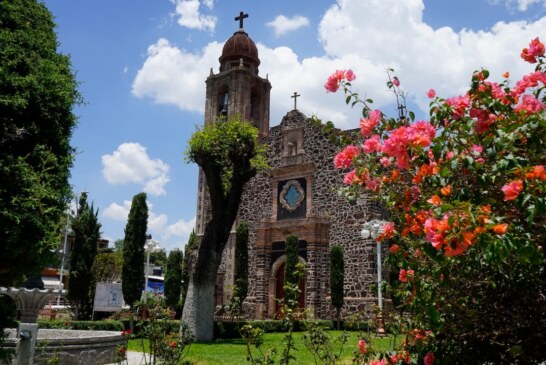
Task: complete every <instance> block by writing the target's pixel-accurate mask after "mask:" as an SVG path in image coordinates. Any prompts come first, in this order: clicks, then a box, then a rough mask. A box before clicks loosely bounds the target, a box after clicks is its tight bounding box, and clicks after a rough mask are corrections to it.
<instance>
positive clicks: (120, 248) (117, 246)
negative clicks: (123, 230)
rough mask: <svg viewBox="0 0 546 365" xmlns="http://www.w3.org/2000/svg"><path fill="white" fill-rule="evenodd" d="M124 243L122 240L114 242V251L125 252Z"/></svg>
mask: <svg viewBox="0 0 546 365" xmlns="http://www.w3.org/2000/svg"><path fill="white" fill-rule="evenodd" d="M123 241H124V240H122V239H117V240H115V241H114V251H116V252H118V251H119V252H123Z"/></svg>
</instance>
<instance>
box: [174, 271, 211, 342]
mask: <svg viewBox="0 0 546 365" xmlns="http://www.w3.org/2000/svg"><path fill="white" fill-rule="evenodd" d="M215 284H216V280H214V281H211V282H210V283H205V282H202V283H199V284H198V285H195V284H194V282H193V280H192V281H190V285H189V287H188V294H187V296H186V302H185V303H184V311H183V312H182V320H183V321H184V322H186V323H187V324H188V327H189V329H190V330H191V332H192V333H193V335H194V336H195V338H196V339H197V340H199V341H212V340H213V338H214V314H213V313H214V285H215Z"/></svg>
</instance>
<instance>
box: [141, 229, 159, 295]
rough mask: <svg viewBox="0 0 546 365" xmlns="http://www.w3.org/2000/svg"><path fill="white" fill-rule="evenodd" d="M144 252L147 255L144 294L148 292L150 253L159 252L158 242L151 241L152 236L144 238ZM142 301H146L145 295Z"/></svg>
mask: <svg viewBox="0 0 546 365" xmlns="http://www.w3.org/2000/svg"><path fill="white" fill-rule="evenodd" d="M144 250H145V251H146V253H147V257H146V280H145V283H144V292H146V291H147V290H148V273H149V271H150V253H152V252H158V251H160V250H161V247H159V242H157V241H155V240H153V239H152V235H151V234H149V235H147V236H146V243H145V244H144ZM144 301H146V295H144Z"/></svg>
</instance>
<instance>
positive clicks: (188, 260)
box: [181, 231, 199, 308]
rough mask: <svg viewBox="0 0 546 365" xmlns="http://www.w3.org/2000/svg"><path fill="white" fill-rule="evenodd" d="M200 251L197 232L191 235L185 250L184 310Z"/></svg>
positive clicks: (183, 278)
mask: <svg viewBox="0 0 546 365" xmlns="http://www.w3.org/2000/svg"><path fill="white" fill-rule="evenodd" d="M198 249H199V241H198V240H197V236H196V235H195V231H192V232H191V233H190V237H189V239H188V243H187V244H186V248H185V249H184V262H183V264H182V303H181V304H182V308H183V307H184V303H185V302H186V294H187V293H188V288H189V285H190V278H191V271H192V269H193V266H194V264H195V261H196V259H197V250H198Z"/></svg>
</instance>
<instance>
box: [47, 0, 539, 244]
mask: <svg viewBox="0 0 546 365" xmlns="http://www.w3.org/2000/svg"><path fill="white" fill-rule="evenodd" d="M44 4H45V5H46V6H47V7H48V9H49V10H50V11H51V12H52V13H53V15H54V17H55V21H56V23H57V25H58V27H57V33H58V37H59V42H60V51H61V52H62V53H65V54H69V55H70V56H71V59H72V64H73V69H74V71H75V72H76V75H77V79H78V80H79V82H80V91H81V94H82V95H83V98H84V100H85V103H84V104H83V105H80V106H78V107H77V108H76V109H75V113H76V114H77V115H78V116H79V124H78V127H77V129H76V130H75V132H74V135H73V139H72V144H73V146H74V147H75V148H76V149H77V151H78V154H77V157H76V160H75V164H74V167H73V170H72V178H71V184H72V186H73V190H74V192H75V193H79V192H82V191H87V192H89V199H90V200H92V201H93V202H94V204H95V207H97V208H99V219H100V222H101V223H102V234H103V237H104V238H107V239H110V240H112V241H113V240H115V239H118V238H123V235H124V227H125V224H126V221H127V214H128V211H129V208H130V201H131V199H132V197H133V195H135V194H137V193H139V192H141V191H146V192H147V194H148V202H149V208H150V219H149V224H148V226H149V231H150V233H151V234H152V235H153V237H154V239H156V240H158V241H159V242H160V244H161V246H162V247H164V248H166V249H167V250H171V249H173V248H182V247H183V246H184V245H185V243H186V242H187V238H188V235H189V233H190V232H191V230H192V229H193V226H194V223H195V209H196V200H195V195H196V191H197V181H196V180H197V167H196V166H195V165H191V164H187V163H186V162H185V161H184V150H185V149H186V145H187V141H188V139H189V137H190V136H191V134H192V133H193V132H194V131H195V126H196V125H200V124H201V123H202V121H203V107H204V96H205V79H206V78H207V76H208V75H209V72H210V68H213V69H214V72H215V73H216V72H218V66H219V64H218V57H219V56H220V53H221V49H222V46H223V43H224V42H225V41H226V40H227V39H228V38H229V37H230V36H231V35H232V34H233V32H234V31H236V30H237V28H238V23H237V22H235V21H234V20H233V18H234V17H235V16H236V15H238V14H239V12H240V11H241V10H243V11H244V12H246V13H249V14H250V17H249V18H248V19H246V20H245V25H244V28H245V30H246V31H247V33H248V34H249V35H250V37H251V38H252V39H253V40H254V41H255V42H256V43H257V44H258V50H259V55H260V59H261V61H262V64H261V66H260V74H261V75H262V77H265V75H266V74H267V75H268V77H269V80H270V81H271V83H272V85H273V89H272V94H271V120H270V124H271V126H273V125H277V124H279V123H280V121H281V118H282V116H283V115H284V114H286V112H288V111H289V110H290V109H291V108H292V105H293V104H292V103H293V100H292V99H290V95H292V93H293V92H294V91H298V92H299V93H300V94H301V95H302V96H301V97H300V98H299V99H298V109H299V110H300V111H302V112H304V113H305V114H306V115H308V116H311V115H317V116H318V117H320V118H322V119H325V120H332V121H333V122H335V123H336V125H337V126H339V127H342V128H355V127H357V125H358V118H357V113H356V111H350V110H348V109H347V108H346V107H345V106H344V102H343V98H342V97H341V96H340V95H332V94H326V92H325V91H324V88H323V84H324V82H325V80H326V78H327V77H328V75H329V74H330V73H331V72H332V71H334V70H335V69H346V68H352V69H353V70H354V72H355V73H356V75H357V79H356V80H355V82H354V83H353V85H354V87H355V88H356V89H357V90H358V91H359V92H360V93H361V95H366V97H372V98H373V99H374V100H375V105H376V107H378V108H381V109H382V110H383V111H384V112H385V113H386V114H392V113H393V112H394V107H393V104H392V101H393V100H392V96H391V95H389V94H388V92H387V90H386V88H385V78H386V74H385V69H386V68H387V67H393V68H394V69H395V70H396V73H397V75H398V77H399V79H400V80H401V86H402V87H403V88H404V89H405V90H406V92H407V94H408V95H409V99H410V105H411V106H412V107H413V108H414V109H416V111H417V114H418V115H421V116H422V117H426V113H425V111H426V105H427V99H426V97H425V92H426V91H427V90H428V89H429V88H434V89H436V91H437V93H438V94H439V95H440V96H443V97H449V96H454V95H457V94H460V93H462V92H464V90H465V87H466V86H467V85H468V82H469V77H470V73H471V72H472V71H473V70H475V69H478V68H480V67H482V66H483V67H486V68H488V69H489V70H490V71H491V75H492V79H493V80H497V81H498V80H500V79H501V74H502V73H503V72H504V71H510V72H511V75H512V76H511V78H512V79H513V80H517V77H519V76H521V75H523V74H525V73H527V72H529V71H531V69H530V67H529V66H528V65H525V64H524V63H523V62H520V61H519V60H518V59H519V52H520V51H521V49H522V48H523V47H526V46H527V44H528V43H529V40H530V39H532V38H534V37H536V36H539V37H541V38H542V39H546V0H458V1H453V0H431V1H428V0H427V1H423V0H338V1H334V0H329V1H327V0H314V1H309V2H307V1H305V2H304V1H292V0H278V1H257V0H153V1H150V0H115V1H106V0H98V1H83V0H70V1H66V0H44Z"/></svg>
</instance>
